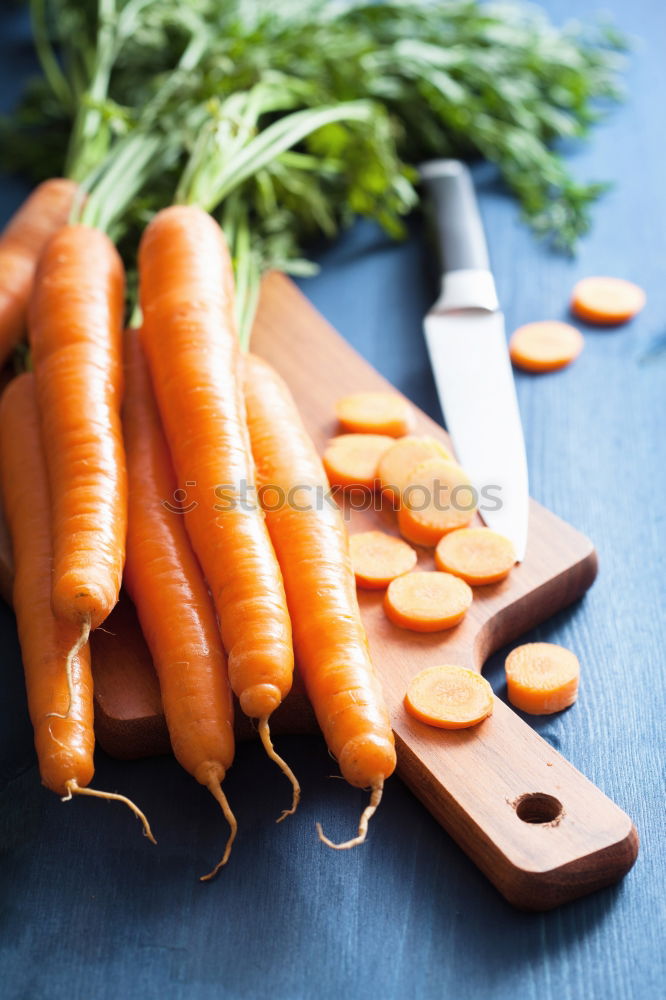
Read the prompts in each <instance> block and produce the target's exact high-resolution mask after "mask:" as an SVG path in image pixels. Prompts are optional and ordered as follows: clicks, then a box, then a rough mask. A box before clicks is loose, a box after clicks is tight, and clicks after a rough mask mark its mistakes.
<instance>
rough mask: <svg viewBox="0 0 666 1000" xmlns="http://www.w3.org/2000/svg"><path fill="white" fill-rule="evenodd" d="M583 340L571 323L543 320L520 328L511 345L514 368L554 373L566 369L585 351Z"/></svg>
mask: <svg viewBox="0 0 666 1000" xmlns="http://www.w3.org/2000/svg"><path fill="white" fill-rule="evenodd" d="M583 344H584V341H583V337H582V335H581V334H580V333H579V331H578V330H577V329H576V327H575V326H571V325H570V324H569V323H560V322H558V321H557V320H541V321H540V322H537V323H526V324H525V326H519V327H518V329H517V330H515V331H514V333H513V334H512V336H511V339H510V341H509V354H510V355H511V360H512V361H513V363H514V365H516V366H517V367H518V368H524V369H525V371H528V372H534V373H535V374H538V373H540V372H554V371H558V370H559V369H560V368H565V367H566V366H567V365H570V364H571V362H572V361H575V359H576V358H577V357H578V355H579V354H580V352H581V351H582V350H583Z"/></svg>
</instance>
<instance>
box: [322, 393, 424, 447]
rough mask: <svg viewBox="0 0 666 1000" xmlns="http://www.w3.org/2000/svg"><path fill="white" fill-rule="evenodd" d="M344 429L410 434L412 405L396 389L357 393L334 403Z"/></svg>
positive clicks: (398, 435)
mask: <svg viewBox="0 0 666 1000" xmlns="http://www.w3.org/2000/svg"><path fill="white" fill-rule="evenodd" d="M335 415H336V417H337V418H338V421H339V422H340V425H341V427H342V429H343V430H345V431H349V432H350V433H358V434H388V436H389V437H401V436H402V435H403V434H409V432H410V430H411V428H412V425H413V423H414V414H413V411H412V408H411V406H410V405H409V403H408V402H407V400H406V399H404V398H403V397H402V396H399V395H398V394H397V393H396V392H355V393H352V395H351V396H343V398H342V399H339V400H338V401H337V403H336V404H335Z"/></svg>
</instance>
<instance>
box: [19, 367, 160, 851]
mask: <svg viewBox="0 0 666 1000" xmlns="http://www.w3.org/2000/svg"><path fill="white" fill-rule="evenodd" d="M0 482H1V484H2V497H3V506H4V512H5V516H6V518H7V526H8V528H9V533H10V536H11V540H12V550H13V558H14V586H13V603H14V610H15V612H16V622H17V625H18V632H19V640H20V643H21V653H22V655H23V668H24V671H25V683H26V690H27V695H28V708H29V711H30V718H31V720H32V724H33V728H34V731H35V747H36V750H37V759H38V761H39V770H40V774H41V777H42V781H43V782H44V784H45V785H46V786H47V788H50V789H51V790H52V791H54V792H56V793H57V794H58V795H61V796H63V797H64V798H65V799H70V798H71V797H72V795H93V796H97V797H100V798H107V799H116V800H118V801H121V802H124V803H125V804H126V805H128V806H129V807H130V809H132V811H133V812H134V813H135V815H136V816H138V818H139V819H140V820H141V821H142V823H143V825H144V829H145V831H146V833H147V835H148V836H149V837H150V839H151V840H152V839H153V836H152V833H151V832H150V827H149V825H148V822H147V820H146V818H145V816H144V815H143V813H142V812H141V811H140V810H139V809H137V807H136V806H135V805H134V803H132V802H130V800H129V799H126V798H125V797H124V796H122V795H116V794H113V793H110V792H100V791H97V790H95V789H91V788H87V787H86V786H87V785H88V784H89V783H90V781H91V779H92V777H93V773H94V765H93V748H94V743H95V739H94V734H93V703H92V689H93V684H92V675H91V672H90V652H89V648H88V645H87V644H85V645H83V646H82V647H81V648H80V649H78V650H77V652H76V653H75V655H74V656H73V657H72V662H71V677H68V675H67V669H66V661H67V659H68V656H69V653H70V650H71V648H72V645H73V644H74V643H75V641H76V639H77V637H78V632H79V629H78V627H77V626H76V625H73V624H71V623H70V622H66V621H61V620H60V619H57V618H56V617H55V616H54V614H53V612H52V610H51V569H52V542H51V512H50V506H49V486H48V480H47V475H46V462H45V457H44V452H43V448H42V441H41V435H40V426H39V413H38V409H37V399H36V393H35V378H34V376H33V375H32V374H26V375H21V376H19V377H18V378H17V379H14V381H13V382H12V383H11V384H10V385H9V386H8V388H7V389H6V390H5V392H4V394H3V396H2V401H1V402H0ZM70 680H71V683H70Z"/></svg>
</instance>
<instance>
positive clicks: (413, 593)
mask: <svg viewBox="0 0 666 1000" xmlns="http://www.w3.org/2000/svg"><path fill="white" fill-rule="evenodd" d="M471 603H472V591H471V589H470V588H469V587H468V585H467V584H466V583H465V581H464V580H460V579H459V578H458V577H457V576H452V575H451V574H450V573H427V572H419V573H407V574H406V575H405V576H399V577H397V578H396V579H395V580H393V581H392V582H391V583H390V584H389V585H388V590H387V591H386V595H385V597H384V610H385V611H386V615H387V617H388V619H389V620H390V621H392V622H393V624H394V625H398V626H400V628H407V629H411V630H412V631H413V632H439V631H440V630H442V629H446V628H453V626H454V625H457V624H458V622H460V621H462V619H463V618H464V617H465V615H466V613H467V611H468V609H469V607H470V605H471Z"/></svg>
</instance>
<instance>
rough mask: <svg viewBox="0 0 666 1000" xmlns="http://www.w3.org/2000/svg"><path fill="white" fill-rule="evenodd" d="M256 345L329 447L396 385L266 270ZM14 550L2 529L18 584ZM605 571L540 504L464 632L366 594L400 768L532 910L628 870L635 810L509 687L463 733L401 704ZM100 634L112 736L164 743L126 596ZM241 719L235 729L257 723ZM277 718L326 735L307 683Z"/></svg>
mask: <svg viewBox="0 0 666 1000" xmlns="http://www.w3.org/2000/svg"><path fill="white" fill-rule="evenodd" d="M252 343H253V349H254V350H255V351H256V352H257V353H258V354H260V355H262V356H263V357H264V358H266V359H267V360H268V361H270V362H271V363H272V364H273V365H274V366H275V368H276V369H277V370H278V371H279V372H280V373H281V374H282V375H283V377H284V378H285V379H286V381H287V383H288V384H289V386H290V388H291V389H292V391H293V393H294V396H295V397H296V401H297V403H298V405H299V408H300V411H301V414H302V416H303V419H304V421H305V423H306V425H307V427H308V429H309V431H310V433H311V434H312V437H313V439H314V441H315V443H316V444H317V446H318V447H319V448H322V447H323V445H324V443H325V441H326V439H327V438H328V437H330V436H331V435H332V434H333V433H335V432H336V426H335V422H334V419H333V416H332V414H333V405H334V402H335V400H336V399H337V397H338V396H340V395H342V394H344V393H347V392H352V391H354V390H362V389H383V388H387V387H388V384H387V383H386V381H385V380H384V379H383V378H382V377H381V376H380V375H379V374H378V373H377V372H376V371H375V370H374V369H373V368H372V367H371V366H370V365H368V364H367V363H366V362H365V361H364V360H363V359H362V358H361V357H360V356H359V355H358V354H356V352H355V351H354V350H353V349H352V348H351V347H350V346H349V345H348V344H347V343H346V342H345V341H344V340H343V339H342V338H341V337H340V336H339V335H338V334H337V333H336V332H335V330H333V329H332V327H331V326H330V325H329V324H328V323H326V321H325V320H324V319H323V318H322V317H321V316H320V315H319V313H317V312H316V310H315V309H314V308H313V307H312V306H311V305H310V304H309V303H308V301H307V300H306V299H305V298H304V297H303V296H302V295H301V293H300V292H299V291H298V290H297V289H296V287H295V286H294V285H293V283H292V282H290V281H289V280H288V279H287V278H285V277H283V276H282V275H278V274H273V275H270V276H269V277H268V278H267V279H266V281H265V284H264V288H263V292H262V298H261V304H260V309H259V314H258V317H257V321H256V326H255V330H254V334H253V341H252ZM416 416H417V432H418V433H427V434H431V435H434V436H436V437H439V438H441V439H442V440H443V441H444V442H445V443H446V442H447V436H446V434H445V433H444V431H443V430H442V429H441V428H440V427H439V426H437V425H436V424H435V423H434V422H433V421H432V420H430V419H429V418H428V417H427V416H426V415H425V414H423V413H421V412H420V411H417V413H416ZM346 515H347V516H349V517H350V520H349V529H350V531H352V532H353V531H358V530H362V529H365V528H368V527H371V526H372V527H383V528H384V530H387V531H391V532H394V533H397V532H396V528H395V524H394V515H392V514H390V513H389V512H376V511H365V512H360V511H353V512H351V513H350V512H349V511H347V512H346ZM2 553H4V558H1V556H2ZM7 553H8V547H7V544H6V540H5V541H4V542H3V540H2V538H0V586H1V587H3V588H4V592H5V593H6V594H7V593H8V588H9V586H10V580H11V564H10V560H9V557H8V555H7ZM419 564H420V567H421V568H432V567H433V560H432V554H431V553H430V552H426V551H425V550H423V551H422V552H421V554H420V556H419ZM596 570H597V561H596V555H595V552H594V549H593V547H592V544H591V543H590V541H589V540H588V539H587V538H585V537H584V536H583V535H581V534H579V532H577V531H575V530H574V529H573V528H572V527H570V526H569V525H568V524H565V523H564V522H563V521H561V520H560V519H559V518H557V517H555V515H553V514H551V513H550V512H549V511H547V510H545V509H544V508H543V507H540V506H539V505H538V504H536V503H534V502H533V501H532V503H531V508H530V539H529V546H528V551H527V556H526V559H525V561H524V562H523V563H522V564H521V565H520V566H518V567H516V568H515V570H514V571H513V572H512V574H511V576H510V577H509V578H508V579H507V580H505V581H503V582H502V583H498V584H495V585H493V586H490V587H482V588H477V590H476V591H475V597H474V603H473V605H472V608H471V609H470V611H469V613H468V614H467V616H466V618H465V619H464V621H463V622H462V623H461V625H459V626H458V627H457V628H455V629H453V630H450V631H447V632H441V633H435V634H429V635H419V634H417V633H412V632H407V631H404V630H401V629H399V628H396V627H395V626H393V625H391V624H390V622H389V621H388V620H387V618H386V617H385V615H384V612H383V610H382V594H381V593H372V592H369V591H366V592H361V593H360V595H359V596H360V603H361V610H362V613H363V619H364V622H365V625H366V629H367V632H368V636H369V640H370V647H371V652H372V656H373V661H374V664H375V667H376V669H377V670H378V672H379V674H380V676H381V678H382V681H383V684H384V689H385V693H386V697H387V701H388V704H389V708H390V711H391V717H392V721H393V726H394V730H395V735H396V742H397V748H398V770H399V773H400V775H401V777H402V779H403V780H404V781H405V782H406V783H407V784H408V785H409V787H410V788H411V789H412V790H413V792H414V793H415V794H416V795H417V796H418V798H419V799H420V800H421V801H422V802H423V803H424V805H426V807H427V808H428V809H429V810H430V811H431V812H432V813H433V815H434V816H435V817H436V818H437V820H438V821H439V822H440V823H441V824H442V826H443V827H444V828H445V829H446V830H447V831H448V832H449V833H450V834H451V836H453V837H454V839H455V840H456V841H457V842H458V843H459V844H460V846H461V847H462V848H463V850H465V851H466V852H467V854H468V855H469V856H470V857H471V858H472V859H473V860H474V861H475V863H476V864H477V865H478V866H479V868H480V869H481V870H482V871H483V872H485V874H486V875H487V876H488V878H489V879H490V880H491V881H492V882H493V883H494V884H495V885H496V887H497V888H498V889H499V891H500V892H501V893H502V894H503V895H504V896H505V897H506V898H507V899H508V900H509V901H510V902H512V903H514V904H515V905H516V906H519V907H523V908H526V909H535V910H541V909H549V908H551V907H554V906H557V905H559V904H560V903H563V902H566V901H568V900H571V899H574V898H576V897H577V896H581V895H583V894H585V893H588V892H592V891H593V890H595V889H599V888H601V887H603V886H606V885H610V884H611V883H613V882H615V881H617V880H618V879H619V878H621V877H622V876H623V875H624V874H625V873H626V872H627V871H628V870H629V869H630V868H631V866H632V864H633V862H634V860H635V858H636V854H637V850H638V837H637V833H636V830H635V828H634V826H633V824H632V822H631V820H630V819H629V817H628V816H627V815H626V814H625V813H624V812H622V810H621V809H619V808H618V807H617V806H616V805H615V804H614V803H613V802H611V801H610V800H609V799H608V798H607V797H606V796H605V795H604V794H603V793H602V792H601V791H600V790H599V789H598V788H596V787H595V786H594V785H593V784H592V783H591V782H590V781H588V780H587V778H585V777H584V776H583V775H582V774H581V773H580V772H579V771H577V770H576V769H575V768H574V767H572V766H571V764H569V763H568V762H567V761H566V760H565V759H564V758H563V757H562V756H561V755H560V754H558V753H557V752H556V751H555V750H554V749H553V748H552V747H551V746H550V745H549V744H548V743H546V742H545V740H543V739H542V738H541V737H540V736H539V735H538V734H537V733H536V732H535V731H534V730H533V729H531V728H530V726H529V725H528V724H527V723H525V722H524V721H523V720H522V719H521V718H519V716H518V715H516V714H515V713H514V712H512V711H511V709H510V708H508V707H507V706H506V705H505V704H504V703H503V702H502V701H500V700H499V699H496V704H495V710H494V713H493V715H492V716H491V717H490V718H489V719H487V720H486V721H484V722H482V723H481V724H480V725H478V726H475V727H473V728H472V729H467V730H460V731H458V732H447V731H444V730H437V729H433V728H432V727H429V726H427V725H424V724H422V723H420V722H418V721H417V720H415V719H413V718H412V717H411V716H409V715H408V714H407V713H406V712H405V710H404V707H403V704H402V700H403V697H404V693H405V689H406V687H407V684H408V682H409V680H410V678H411V677H412V676H413V675H414V674H416V673H417V672H418V671H420V670H422V669H423V668H424V667H426V666H429V665H433V664H437V663H457V664H460V665H461V666H465V667H470V668H474V669H476V670H480V669H481V668H482V667H483V664H484V662H485V660H486V659H487V657H488V656H489V655H490V654H491V653H492V652H493V651H494V650H496V649H498V648H499V647H501V646H503V645H504V644H505V643H507V642H508V641H510V640H511V639H514V638H516V637H518V636H520V635H521V634H522V633H524V632H525V631H527V630H528V629H530V628H532V627H533V626H535V625H537V624H538V623H539V622H541V621H543V620H544V619H546V618H548V617H549V616H551V615H553V614H554V613H555V612H557V611H559V610H560V609H561V608H563V607H565V606H566V605H567V604H570V603H571V602H573V601H575V600H577V599H578V598H579V597H580V596H581V595H582V594H583V593H584V592H585V591H586V590H587V588H588V587H589V586H590V584H591V583H592V582H593V580H594V577H595V575H596ZM92 645H93V669H94V677H95V725H96V731H97V738H98V740H99V743H100V745H101V746H102V747H103V748H104V749H105V750H106V751H107V752H108V753H110V754H112V755H114V756H117V757H124V758H129V757H139V756H146V755H150V754H158V753H165V752H168V750H169V741H168V736H167V733H166V728H165V725H164V718H163V715H162V709H161V701H160V694H159V687H158V684H157V678H156V676H155V673H154V671H153V668H152V665H151V662H150V657H149V654H148V651H147V649H146V646H145V643H144V642H143V639H142V637H141V634H140V631H139V629H138V625H137V621H136V617H135V614H134V610H133V608H132V606H131V603H130V602H129V600H128V599H127V598H125V597H124V598H123V599H122V600H121V602H120V604H119V606H118V607H117V608H116V610H115V611H114V613H113V615H112V616H111V617H110V618H109V619H108V620H107V622H105V624H104V626H103V628H100V629H98V630H97V631H96V632H95V633H94V636H93V640H92ZM237 715H238V716H239V719H238V725H237V729H238V735H239V737H241V738H243V737H245V736H250V735H252V728H251V727H250V726H249V724H248V723H247V721H246V720H244V719H243V718H242V717H241V713H240V712H238V713H237ZM572 724H573V722H572ZM272 728H273V731H274V732H275V733H276V734H279V733H281V732H282V733H285V732H289V733H305V732H313V731H316V726H315V722H314V717H313V714H312V711H311V709H310V706H309V705H308V703H307V699H306V698H305V695H304V693H303V689H302V686H301V684H300V683H299V682H298V679H297V681H296V683H295V685H294V690H293V691H292V693H291V694H290V695H289V697H288V698H287V700H286V701H285V703H284V705H283V706H282V707H281V708H280V709H279V710H278V712H276V713H275V716H274V717H273V722H272Z"/></svg>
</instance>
